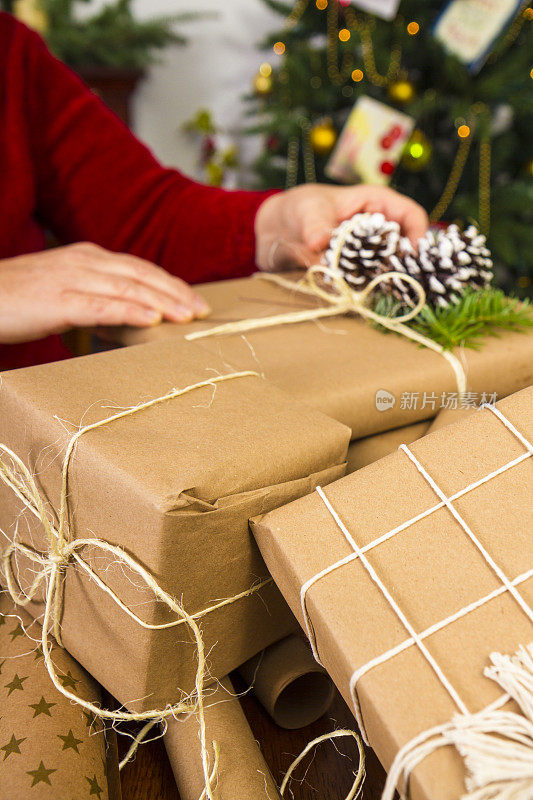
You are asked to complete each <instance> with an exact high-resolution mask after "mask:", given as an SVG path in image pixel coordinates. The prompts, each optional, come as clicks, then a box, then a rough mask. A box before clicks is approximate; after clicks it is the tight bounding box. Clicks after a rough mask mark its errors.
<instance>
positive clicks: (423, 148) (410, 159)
mask: <svg viewBox="0 0 533 800" xmlns="http://www.w3.org/2000/svg"><path fill="white" fill-rule="evenodd" d="M432 155H433V147H432V145H431V142H430V141H429V139H428V138H427V136H426V134H425V133H423V132H422V131H421V130H419V129H418V128H416V129H415V130H414V131H413V133H412V134H411V137H410V139H409V140H408V142H407V144H406V145H405V149H404V151H403V154H402V166H404V167H405V168H406V169H408V170H409V172H418V171H419V170H421V169H424V167H426V166H427V165H428V164H429V162H430V161H431V156H432Z"/></svg>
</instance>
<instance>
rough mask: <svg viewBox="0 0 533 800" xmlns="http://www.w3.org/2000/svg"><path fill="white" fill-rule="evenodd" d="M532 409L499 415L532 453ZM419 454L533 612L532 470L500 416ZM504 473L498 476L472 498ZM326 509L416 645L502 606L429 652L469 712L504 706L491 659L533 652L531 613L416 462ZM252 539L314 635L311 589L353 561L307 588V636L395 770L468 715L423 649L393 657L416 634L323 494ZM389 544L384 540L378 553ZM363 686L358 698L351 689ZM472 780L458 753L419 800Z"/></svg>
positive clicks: (370, 474) (420, 787)
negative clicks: (457, 717) (418, 739)
mask: <svg viewBox="0 0 533 800" xmlns="http://www.w3.org/2000/svg"><path fill="white" fill-rule="evenodd" d="M532 405H533V388H531V389H527V390H524V391H522V392H519V393H517V394H515V395H513V396H511V397H509V398H506V399H504V400H502V401H501V402H500V403H498V404H497V406H496V408H497V410H499V411H500V412H501V413H502V414H504V415H505V417H506V418H507V419H508V420H509V421H510V422H511V423H512V425H514V426H515V428H516V429H517V431H518V432H519V433H520V434H521V435H522V436H523V437H526V439H527V440H528V441H529V442H531V440H532V439H533V418H532V414H531V411H532ZM408 450H409V452H410V453H411V454H414V457H415V458H416V459H417V460H418V462H419V464H420V465H422V467H423V469H425V470H426V471H427V473H428V474H429V476H431V478H432V479H433V480H434V481H435V484H436V485H437V486H438V487H439V489H440V491H442V492H443V493H444V496H445V497H447V498H452V500H451V503H452V506H453V507H454V508H455V509H456V511H457V512H458V514H459V515H461V516H462V518H463V519H464V520H465V521H466V523H467V524H468V525H469V526H470V529H471V531H473V535H474V536H475V537H477V539H478V541H479V542H480V543H481V545H482V546H483V547H484V548H485V549H486V551H488V553H489V555H490V556H491V557H492V559H493V560H494V562H495V564H496V565H497V567H498V568H499V569H500V570H501V571H503V574H504V575H505V576H507V579H508V580H509V581H511V582H514V583H515V585H516V588H515V589H514V590H513V591H517V592H518V593H519V595H520V596H521V597H522V598H523V601H524V604H525V605H526V608H527V604H529V608H530V606H531V603H532V602H533V569H532V568H533V537H532V536H531V531H532V530H533V514H532V507H531V496H532V488H533V463H532V462H533V459H532V458H531V457H530V455H531V453H530V452H529V451H528V449H527V448H526V447H525V446H524V444H523V442H521V441H520V439H519V438H518V437H517V436H516V435H515V434H514V433H513V432H512V431H511V430H509V429H508V428H507V427H506V426H505V425H504V424H503V422H502V421H501V419H499V418H498V417H497V416H496V414H495V413H494V412H493V411H491V410H490V409H483V410H481V411H477V412H476V413H474V414H471V415H470V416H469V417H467V418H466V419H465V420H463V421H461V422H459V423H457V424H455V425H450V426H447V427H444V428H442V429H441V430H440V431H437V432H436V433H433V434H429V435H427V436H425V437H423V438H422V439H419V440H418V441H417V442H415V443H414V444H412V445H410V447H409V448H408ZM515 460H516V461H515ZM509 465H511V466H509ZM504 466H505V470H504V471H500V472H499V474H498V475H496V476H494V477H492V478H491V479H488V480H485V481H484V482H482V483H481V484H479V485H478V486H477V487H476V488H474V489H472V490H470V491H466V492H464V491H463V490H465V489H467V487H470V486H471V485H472V484H474V483H477V482H478V481H480V480H481V479H485V478H487V476H489V475H491V474H492V473H493V472H495V471H497V470H500V469H501V468H503V467H504ZM456 493H460V496H459V497H454V496H455V495H456ZM324 496H325V497H326V499H327V501H328V502H329V503H330V504H331V508H332V509H333V510H334V511H335V513H336V514H337V515H338V518H339V520H340V521H341V523H342V524H343V525H344V526H345V529H346V530H347V531H348V532H349V533H348V535H349V536H351V537H353V541H354V542H355V546H356V547H358V548H362V549H363V550H364V552H365V557H366V559H367V562H368V563H369V564H370V566H371V567H372V568H373V569H374V570H375V573H376V574H377V577H378V579H380V580H381V581H382V582H383V584H384V585H385V587H386V588H387V589H388V591H389V592H390V593H391V595H392V597H393V599H394V601H395V602H396V603H397V605H398V607H399V608H400V610H401V611H402V612H403V614H404V615H405V617H406V618H407V620H408V622H409V624H410V625H411V626H412V628H413V629H414V630H415V632H416V634H417V635H418V636H421V635H422V633H423V632H427V631H428V629H429V628H431V627H432V626H434V625H436V623H439V622H444V621H446V620H448V618H449V617H450V616H451V615H455V614H457V613H458V612H460V611H462V610H463V609H465V608H466V607H468V606H469V605H470V604H473V603H475V602H477V601H480V600H481V599H482V598H486V597H488V596H489V595H492V593H493V592H494V593H495V594H494V596H493V597H492V598H491V599H490V600H489V601H488V602H483V603H481V604H480V605H478V607H477V608H476V609H473V610H471V611H470V612H468V613H464V614H463V615H462V616H461V617H459V618H457V619H456V620H455V621H453V622H451V623H450V624H443V625H442V627H439V628H438V629H437V630H436V631H433V632H431V633H430V634H429V635H427V636H425V638H424V639H423V642H424V643H425V645H426V646H427V649H428V651H429V652H430V654H431V656H432V657H433V659H434V660H435V663H436V664H437V665H438V667H440V669H441V670H442V672H443V675H444V676H445V678H446V679H447V680H448V681H449V682H450V685H451V686H452V687H453V688H454V690H455V691H456V693H457V694H458V696H459V698H460V699H461V700H462V702H463V703H464V704H465V705H466V708H467V709H468V710H469V711H470V712H476V711H479V710H481V709H483V708H485V707H486V706H487V705H488V704H490V703H492V702H493V701H495V700H496V699H497V698H498V697H499V696H500V695H502V690H501V688H500V687H499V686H498V685H497V684H496V683H495V682H494V681H491V680H489V679H487V678H486V677H483V669H484V667H485V666H487V664H488V660H489V655H490V654H491V653H492V652H493V651H497V652H500V653H503V654H513V653H515V652H516V651H517V649H518V646H519V645H520V644H524V645H528V644H529V643H530V642H531V641H532V640H533V625H532V622H531V619H530V615H531V613H533V612H531V611H529V612H528V613H526V612H525V611H524V609H523V607H522V606H521V605H520V604H519V603H518V602H517V601H516V599H515V597H514V596H512V594H511V592H510V590H506V586H505V584H504V582H503V581H502V580H501V579H500V577H498V576H497V573H496V572H495V571H494V569H493V568H492V567H491V566H489V563H488V562H487V561H486V560H485V558H484V556H483V555H482V553H481V551H480V549H478V546H477V545H476V544H475V543H474V541H473V540H472V539H470V538H469V536H468V535H467V533H466V532H465V530H464V529H463V527H462V526H461V524H460V523H459V522H458V521H457V519H456V518H455V517H454V516H453V514H452V512H451V511H450V510H449V508H448V507H446V505H445V504H444V502H441V501H439V496H438V495H437V493H436V491H435V489H434V488H433V487H432V486H431V485H430V483H429V482H428V481H427V479H426V477H424V475H423V474H422V473H421V472H420V471H419V469H418V467H417V466H416V465H415V463H413V462H412V461H411V458H410V457H409V456H408V453H407V451H404V450H400V451H398V452H396V453H394V454H392V455H390V456H387V457H386V458H385V459H383V460H381V461H378V462H376V463H375V464H372V465H370V466H368V467H365V468H364V469H362V470H360V471H359V472H356V473H354V474H352V475H349V476H347V477H345V478H343V479H341V480H339V481H336V482H335V483H334V484H332V485H331V486H328V487H327V488H326V489H325V490H324ZM435 507H436V508H435ZM429 509H433V511H431V513H428V514H425V515H423V514H424V512H426V511H428V510H429ZM420 515H423V516H420ZM419 516H420V518H419V519H418V521H416V518H417V517H419ZM413 520H415V521H413ZM252 527H253V529H254V532H255V536H256V540H257V542H258V544H259V546H260V549H261V552H262V554H263V557H264V558H265V561H266V563H267V566H268V567H269V569H270V571H271V572H272V575H273V576H274V579H275V580H276V582H277V584H278V586H279V587H280V588H281V590H282V592H283V594H284V596H285V597H286V599H287V600H288V602H289V605H290V606H291V608H292V610H293V611H294V613H295V615H296V616H297V617H298V619H299V621H300V623H301V625H302V626H303V627H304V628H305V627H306V614H304V612H303V611H302V603H301V595H300V593H301V589H302V587H303V586H304V584H306V582H308V581H310V580H312V579H313V578H314V576H317V574H318V573H320V572H321V571H323V570H325V569H326V568H328V567H330V566H332V565H333V564H335V563H337V562H338V561H339V560H342V559H344V558H345V557H348V556H349V560H348V561H347V562H346V563H345V564H344V565H343V566H340V567H339V568H332V569H331V571H329V572H328V573H327V574H325V575H324V576H323V577H322V578H320V579H318V580H316V581H314V582H312V584H311V585H309V584H307V585H308V586H309V589H308V591H307V592H306V593H305V602H304V605H305V607H306V609H307V620H308V624H309V626H310V627H309V632H310V636H311V640H312V641H314V642H315V646H316V650H317V653H318V656H319V658H320V660H321V661H322V663H323V664H324V665H325V667H326V668H327V670H328V672H329V673H330V674H331V676H332V677H333V679H334V681H335V683H336V684H337V686H338V687H339V689H340V691H341V692H342V693H343V695H344V697H345V699H346V701H347V702H348V703H349V704H350V706H351V707H352V708H354V710H357V709H360V716H361V719H362V722H363V724H364V729H365V731H366V735H367V737H368V740H369V742H370V744H371V745H372V747H373V748H374V749H375V750H376V752H377V755H378V756H379V758H380V760H381V761H382V763H383V764H384V766H385V767H386V768H387V769H389V768H390V766H391V763H392V761H393V759H394V758H395V756H396V754H397V753H398V750H399V749H400V748H401V747H402V746H404V745H406V743H408V742H410V741H411V740H412V738H413V737H414V736H416V735H418V734H420V733H421V732H423V731H427V730H428V729H430V728H432V727H433V726H435V725H440V724H442V723H446V722H448V721H449V720H450V719H451V718H452V717H453V715H454V714H456V713H458V712H459V711H460V710H461V709H458V706H457V704H456V702H455V701H454V700H452V697H451V695H450V694H449V692H448V691H447V689H445V687H444V685H443V684H442V683H441V681H440V679H439V678H438V677H437V674H436V672H435V671H434V669H433V667H432V666H431V665H430V663H429V662H428V661H427V659H426V658H425V656H424V655H423V653H422V650H421V649H419V647H418V646H417V645H416V644H415V643H414V641H413V639H411V643H410V644H409V645H408V646H406V647H405V648H404V649H403V650H401V651H398V652H396V651H393V655H390V650H391V648H396V646H399V645H401V644H402V643H406V642H408V640H409V639H410V636H409V633H408V632H407V630H406V627H405V625H404V624H403V622H402V621H401V619H400V617H399V615H398V614H397V613H396V612H395V611H394V610H393V607H392V606H391V604H390V603H389V602H388V600H387V599H386V597H385V595H384V594H383V592H382V590H381V589H380V587H379V586H378V584H377V583H376V581H375V580H374V578H373V577H372V576H371V574H370V572H369V571H368V569H367V568H366V567H365V566H364V562H363V561H362V560H361V557H360V554H358V553H357V550H356V547H354V546H353V545H352V544H350V543H349V540H348V537H347V536H346V534H345V533H343V530H342V528H341V527H340V526H339V525H338V524H337V521H336V520H335V519H334V517H333V515H332V514H331V513H330V511H329V510H328V507H327V505H326V503H325V502H324V501H323V499H322V498H321V496H320V492H319V491H316V492H314V493H313V494H312V495H310V496H309V497H307V498H303V499H301V500H297V501H295V502H293V503H291V504H289V505H288V506H286V507H285V508H282V509H279V510H276V511H273V512H271V513H270V514H267V515H266V516H265V517H263V518H262V519H260V520H258V521H256V522H255V523H253V525H252ZM394 532H395V533H394ZM380 537H385V538H384V539H383V541H381V542H378V543H376V540H378V539H379V538H380ZM371 543H374V544H371ZM528 614H529V615H528ZM394 653H395V654H394ZM384 654H389V655H387V656H385V655H384ZM381 656H383V658H382V659H381V663H377V664H375V666H373V667H372V666H371V663H372V662H373V660H374V659H379V658H380V657H381ZM389 656H390V657H389ZM361 670H362V674H361V672H360V671H361ZM358 674H359V675H360V677H359V679H358V680H356V682H355V688H354V691H353V694H352V691H351V690H350V683H351V681H352V679H353V680H355V678H354V675H355V676H357V675H358ZM353 686H354V684H352V687H353ZM463 779H464V767H463V762H462V760H461V759H460V757H459V755H458V754H457V752H456V751H455V750H453V749H452V748H449V747H447V748H444V749H442V750H439V751H438V752H436V753H434V754H433V755H431V756H429V757H428V758H427V759H425V760H424V761H422V763H421V764H420V766H418V767H417V768H416V769H415V771H414V773H413V776H412V778H411V783H410V789H411V796H412V797H413V798H417V799H420V798H424V800H457V798H458V797H459V796H460V795H461V794H462V792H464V785H463Z"/></svg>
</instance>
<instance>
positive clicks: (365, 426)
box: [109, 273, 533, 439]
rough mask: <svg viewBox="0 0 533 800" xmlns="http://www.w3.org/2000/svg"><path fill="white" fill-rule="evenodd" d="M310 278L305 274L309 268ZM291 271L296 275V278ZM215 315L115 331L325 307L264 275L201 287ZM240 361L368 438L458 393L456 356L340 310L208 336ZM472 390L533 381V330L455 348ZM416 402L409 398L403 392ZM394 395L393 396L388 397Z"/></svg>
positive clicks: (135, 335)
mask: <svg viewBox="0 0 533 800" xmlns="http://www.w3.org/2000/svg"><path fill="white" fill-rule="evenodd" d="M300 276H301V273H300ZM289 277H293V278H296V276H294V275H292V276H289ZM197 288H198V291H199V292H200V293H201V294H202V295H203V296H204V297H205V298H206V300H207V301H208V302H209V304H210V305H211V308H212V314H211V316H210V317H208V318H207V319H205V320H201V321H197V322H194V323H192V324H190V325H185V326H182V325H173V324H171V323H163V324H162V325H159V326H156V327H153V328H146V329H142V330H139V329H132V328H122V329H118V330H116V331H109V335H110V336H111V337H114V340H115V341H118V342H119V343H122V344H127V345H130V344H138V343H140V342H145V341H152V340H160V339H166V338H174V339H182V338H183V337H184V336H185V335H186V334H188V333H192V332H195V331H200V330H204V329H208V328H212V327H214V326H216V325H219V324H221V323H225V322H234V321H238V320H243V319H250V318H256V317H266V316H271V315H274V314H284V313H287V312H290V311H295V310H296V311H301V310H305V309H308V308H316V307H317V306H319V305H320V302H319V301H316V300H315V299H314V298H312V297H309V296H306V295H303V294H297V293H295V292H292V291H290V290H288V289H285V288H283V287H280V286H277V285H275V284H273V283H272V282H269V281H268V280H265V279H264V278H262V277H260V276H253V277H251V278H242V279H238V280H230V281H221V282H218V283H209V284H204V285H201V286H198V287H197ZM197 344H201V345H202V347H204V348H205V349H206V350H208V351H209V352H211V353H216V354H217V355H219V356H220V357H221V358H223V359H224V360H225V361H227V362H228V363H230V364H231V365H232V367H234V368H238V369H255V370H257V371H258V372H261V373H262V374H263V375H264V376H265V377H266V378H267V380H269V381H270V382H271V383H273V384H274V385H275V386H278V387H279V388H281V389H284V390H285V391H287V392H288V393H289V394H291V395H292V396H293V397H295V398H297V399H298V400H301V401H303V402H305V403H307V405H309V406H312V407H313V408H315V409H317V410H319V411H322V412H323V413H325V414H328V415H329V416H330V417H333V418H334V419H336V420H338V421H339V422H343V423H344V424H345V425H348V427H349V428H351V429H352V438H353V439H360V438H361V437H363V436H370V435H371V434H374V433H379V432H381V431H386V430H391V429H393V428H399V427H403V426H405V425H411V424H413V423H415V422H419V421H421V420H424V419H431V418H432V417H434V416H435V414H436V413H437V412H438V410H439V408H440V404H441V401H442V395H443V393H445V394H449V393H453V392H454V391H455V392H457V385H456V379H455V375H454V373H453V370H452V367H451V366H450V364H449V362H448V361H446V360H445V359H444V357H443V356H442V355H440V354H438V353H435V352H433V351H430V350H429V349H427V348H422V347H419V346H418V345H417V344H415V343H414V342H412V341H410V340H407V339H405V338H403V337H400V336H398V335H395V334H391V333H384V332H382V331H381V330H377V329H376V328H374V327H372V326H371V325H369V324H368V323H367V322H365V321H364V320H362V319H361V318H357V317H348V316H344V317H342V316H339V317H332V318H330V319H320V320H317V321H313V322H305V323H298V324H291V325H282V326H278V327H273V328H268V329H264V330H257V331H253V332H247V333H243V334H232V335H229V336H217V337H214V338H209V339H200V340H198V341H197ZM456 354H457V355H458V356H459V358H460V360H461V362H462V364H463V366H464V369H465V372H466V377H467V384H468V386H467V388H468V390H469V391H470V392H473V393H475V397H473V398H472V399H474V400H477V402H476V403H475V404H476V405H478V404H479V401H480V399H481V396H482V394H483V393H485V394H486V395H490V394H492V393H493V392H496V394H497V396H498V398H501V397H506V396H507V395H509V394H512V393H513V392H516V391H518V390H519V389H523V388H525V387H526V386H529V385H530V384H531V383H533V332H532V331H530V332H528V333H505V334H502V335H501V336H500V337H497V338H496V337H487V339H486V340H485V341H484V342H483V346H482V347H481V348H480V349H479V350H472V349H468V348H463V349H460V350H458V351H457V353H456ZM405 395H407V396H408V402H404V396H405ZM383 398H385V400H386V402H384V403H379V402H378V401H379V399H383Z"/></svg>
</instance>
